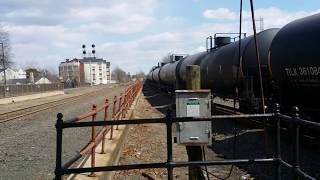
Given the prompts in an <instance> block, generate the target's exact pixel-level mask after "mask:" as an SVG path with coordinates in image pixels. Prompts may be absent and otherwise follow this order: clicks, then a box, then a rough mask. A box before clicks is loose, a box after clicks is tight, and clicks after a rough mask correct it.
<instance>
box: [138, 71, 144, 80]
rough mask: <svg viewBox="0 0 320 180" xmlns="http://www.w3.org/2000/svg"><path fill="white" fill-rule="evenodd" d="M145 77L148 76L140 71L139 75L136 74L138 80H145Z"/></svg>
mask: <svg viewBox="0 0 320 180" xmlns="http://www.w3.org/2000/svg"><path fill="white" fill-rule="evenodd" d="M145 76H146V74H145V73H144V72H143V71H139V72H137V74H136V78H137V79H144V78H145Z"/></svg>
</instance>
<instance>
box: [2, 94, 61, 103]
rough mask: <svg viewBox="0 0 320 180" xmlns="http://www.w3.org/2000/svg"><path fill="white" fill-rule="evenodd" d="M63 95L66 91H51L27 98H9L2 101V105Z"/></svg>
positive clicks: (26, 96)
mask: <svg viewBox="0 0 320 180" xmlns="http://www.w3.org/2000/svg"><path fill="white" fill-rule="evenodd" d="M62 94H64V91H50V92H45V93H37V94H30V95H25V96H17V97H8V98H3V99H0V104H10V103H14V102H21V101H28V100H33V99H39V98H44V97H49V96H55V95H62Z"/></svg>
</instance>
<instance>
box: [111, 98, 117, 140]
mask: <svg viewBox="0 0 320 180" xmlns="http://www.w3.org/2000/svg"><path fill="white" fill-rule="evenodd" d="M116 104H117V96H114V98H113V106H112V120H113V119H114V116H115V114H116V108H117V107H116ZM112 137H113V126H111V129H110V139H112Z"/></svg>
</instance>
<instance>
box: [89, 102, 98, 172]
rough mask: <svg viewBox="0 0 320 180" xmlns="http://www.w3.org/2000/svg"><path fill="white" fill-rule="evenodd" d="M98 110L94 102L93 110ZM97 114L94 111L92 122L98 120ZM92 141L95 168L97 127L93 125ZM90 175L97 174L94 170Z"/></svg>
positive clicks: (93, 165) (92, 164) (92, 161)
mask: <svg viewBox="0 0 320 180" xmlns="http://www.w3.org/2000/svg"><path fill="white" fill-rule="evenodd" d="M96 110H97V106H96V105H95V104H93V105H92V111H96ZM96 116H97V113H94V114H93V115H92V122H94V121H95V120H96ZM91 142H92V143H94V145H93V146H92V148H91V167H92V168H94V167H95V163H96V127H95V126H92V129H91ZM89 176H90V177H95V176H96V174H95V173H94V172H92V173H91V174H90V175H89Z"/></svg>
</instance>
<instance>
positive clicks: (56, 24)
mask: <svg viewBox="0 0 320 180" xmlns="http://www.w3.org/2000/svg"><path fill="white" fill-rule="evenodd" d="M254 3H255V4H254V5H255V13H256V17H260V16H262V17H263V18H264V28H265V29H267V28H273V27H282V26H284V25H285V24H287V23H289V22H290V21H292V20H294V19H297V18H301V17H305V16H308V15H311V14H315V13H319V12H320V1H318V0H308V1H305V0H282V1H279V0H265V1H262V0H255V1H254ZM0 14H1V17H0V24H1V26H2V28H3V29H4V30H6V31H8V32H9V33H10V36H11V41H12V50H13V53H14V57H13V61H14V62H15V66H17V67H23V68H25V67H32V66H35V67H40V68H47V69H51V70H54V71H57V69H58V68H57V67H58V64H59V62H61V61H64V60H65V59H66V58H75V57H76V58H80V57H81V45H82V44H87V46H90V45H91V44H92V43H94V44H96V52H97V56H98V57H103V58H104V59H107V60H109V61H111V65H112V66H113V67H115V66H119V67H120V68H122V69H124V70H126V71H130V72H131V73H133V74H134V73H136V72H138V71H141V70H142V71H144V72H147V71H148V70H149V69H150V68H151V67H152V66H153V65H155V64H156V63H157V62H158V61H159V60H160V59H161V57H163V56H165V55H166V54H167V53H186V54H193V53H196V52H199V51H203V50H205V38H206V37H207V36H209V35H213V34H214V33H216V32H237V31H238V14H239V1H237V0H223V1H222V0H220V1H218V0H139V1H136V0H91V1H88V0H67V1H62V0H55V1H53V0H51V1H50V0H41V1H37V0H3V1H0ZM258 28H259V27H258ZM251 29H252V26H251V22H250V11H249V0H244V23H243V31H245V32H247V33H249V34H250V33H251V32H252V30H251ZM88 50H90V49H88Z"/></svg>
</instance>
